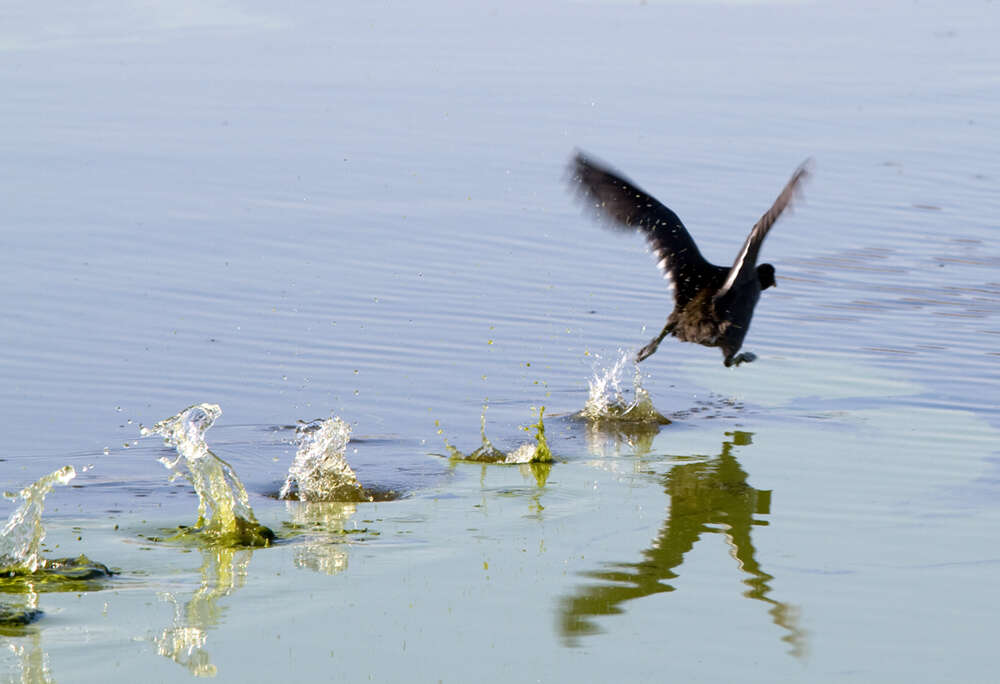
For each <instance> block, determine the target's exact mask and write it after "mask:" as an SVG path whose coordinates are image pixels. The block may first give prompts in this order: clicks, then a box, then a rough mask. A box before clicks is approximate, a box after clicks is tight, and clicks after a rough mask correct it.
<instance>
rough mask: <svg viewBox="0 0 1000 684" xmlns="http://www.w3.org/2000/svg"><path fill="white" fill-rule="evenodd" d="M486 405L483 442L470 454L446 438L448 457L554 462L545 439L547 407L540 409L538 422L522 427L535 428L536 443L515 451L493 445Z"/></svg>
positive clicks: (481, 431) (474, 460) (508, 462)
mask: <svg viewBox="0 0 1000 684" xmlns="http://www.w3.org/2000/svg"><path fill="white" fill-rule="evenodd" d="M486 408H487V407H486V406H483V413H482V415H481V416H480V418H479V434H480V436H481V438H482V443H481V444H480V445H479V446H478V447H477V448H476V449H474V450H473V451H471V452H469V453H468V454H466V453H464V452H463V451H461V450H459V449H456V448H455V447H453V446H452V445H451V444H449V443H448V440H445V442H444V447H445V449H447V450H448V458H450V459H452V460H453V461H467V462H470V463H495V464H499V465H525V464H529V463H552V461H553V459H552V450H551V449H549V444H548V442H547V441H545V424H544V422H543V420H542V415H543V414H544V413H545V407H544V406H542V407H541V408H540V409H539V410H538V422H537V423H534V424H532V425H529V426H527V427H522V428H521V429H522V430H524V431H525V432H531V430H532V428H534V430H535V441H534V443H532V442H528V443H526V444H522V445H521V446H519V447H517V448H516V449H514V450H513V451H503V450H502V449H498V448H496V447H495V446H493V443H492V442H490V440H489V438H488V437H487V436H486Z"/></svg>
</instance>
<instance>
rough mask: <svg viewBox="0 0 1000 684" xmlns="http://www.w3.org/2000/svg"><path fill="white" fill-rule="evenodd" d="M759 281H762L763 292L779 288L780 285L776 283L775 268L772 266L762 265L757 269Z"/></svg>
mask: <svg viewBox="0 0 1000 684" xmlns="http://www.w3.org/2000/svg"><path fill="white" fill-rule="evenodd" d="M757 279H758V280H759V281H760V289H762V290H766V289H767V288H769V287H777V286H778V283H776V282H775V281H774V266H772V265H771V264H761V265H760V266H758V267H757Z"/></svg>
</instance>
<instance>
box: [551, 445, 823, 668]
mask: <svg viewBox="0 0 1000 684" xmlns="http://www.w3.org/2000/svg"><path fill="white" fill-rule="evenodd" d="M726 435H727V437H730V439H729V440H727V441H725V442H723V443H722V453H720V454H719V455H718V456H714V457H712V458H709V459H708V460H704V461H698V462H696V463H682V464H679V465H676V466H674V467H672V468H671V469H670V470H669V471H668V472H667V473H666V475H664V476H663V487H664V490H665V491H666V493H667V495H668V496H669V497H670V507H669V512H668V517H667V520H666V522H664V524H663V527H662V528H661V529H660V533H659V535H657V537H656V539H655V540H654V541H653V544H652V545H651V546H650V547H649V548H648V549H646V550H645V551H643V552H642V556H643V558H642V560H641V561H639V562H636V563H621V564H614V565H612V566H611V567H609V568H608V569H607V570H600V571H594V572H588V573H585V576H587V577H591V578H593V579H597V580H601V581H602V582H603V583H602V584H597V585H591V586H586V587H583V588H581V589H580V590H579V591H578V592H577V593H576V594H575V595H574V596H570V597H567V598H565V599H563V601H562V602H561V605H560V608H559V628H560V631H561V633H562V636H563V638H564V640H565V641H566V643H567V645H575V643H576V641H577V638H578V637H580V636H582V635H586V634H593V633H596V632H598V631H600V630H599V628H598V626H597V625H596V623H595V622H594V620H593V619H592V618H594V617H597V616H600V615H616V614H619V613H621V612H623V610H624V608H623V607H622V604H624V603H625V602H626V601H631V600H633V599H638V598H643V597H645V596H651V595H653V594H659V593H662V592H668V591H674V587H673V586H672V585H670V584H669V583H668V582H667V581H669V580H671V579H673V578H675V577H677V572H676V570H677V569H678V568H679V567H680V565H681V564H682V563H683V562H684V554H686V553H687V552H688V551H690V550H691V548H692V547H693V546H694V544H695V542H697V541H698V540H699V539H700V538H701V536H702V534H705V533H708V534H721V535H723V536H724V537H725V539H726V542H727V543H728V544H729V547H730V550H731V553H732V556H733V557H734V558H735V559H736V562H737V564H738V567H739V569H740V570H741V571H742V572H744V573H746V575H747V577H746V578H745V579H744V580H743V583H744V584H746V585H747V587H749V588H748V590H747V591H746V592H744V594H743V595H744V596H746V597H747V598H751V599H754V600H757V601H761V602H763V603H766V604H767V605H768V606H769V609H768V612H769V613H770V615H771V619H772V621H773V622H774V624H776V625H778V626H779V627H781V628H782V629H784V630H785V634H784V636H782V640H783V641H784V642H786V643H787V644H788V648H789V653H790V654H791V655H793V656H795V657H802V656H804V655H805V647H806V644H805V632H804V631H803V630H802V629H801V628H800V627H799V626H798V624H797V617H798V615H797V610H796V609H795V608H794V607H793V606H791V605H789V604H787V603H783V602H781V601H777V600H775V599H774V598H772V597H771V596H770V594H771V584H770V583H771V580H773V579H774V576H773V575H770V574H768V573H766V572H764V570H763V569H762V568H761V565H760V563H759V562H758V561H757V559H756V558H755V550H754V547H753V542H752V540H751V529H752V527H753V526H754V525H767V524H768V523H767V522H766V521H762V520H756V519H754V516H757V515H766V514H768V513H770V508H771V492H770V491H768V490H760V489H754V488H753V487H751V486H750V485H749V484H747V473H746V472H745V471H744V470H743V469H742V468H741V467H740V464H739V462H738V461H737V460H736V457H735V456H733V453H732V451H733V447H734V446H746V445H749V444H750V443H751V433H748V432H732V433H726Z"/></svg>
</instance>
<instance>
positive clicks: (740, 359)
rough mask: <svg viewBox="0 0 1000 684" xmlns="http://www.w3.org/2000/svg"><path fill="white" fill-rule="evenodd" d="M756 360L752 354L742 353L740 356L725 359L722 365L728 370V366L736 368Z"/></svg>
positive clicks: (755, 356)
mask: <svg viewBox="0 0 1000 684" xmlns="http://www.w3.org/2000/svg"><path fill="white" fill-rule="evenodd" d="M756 360H757V355H756V354H754V353H753V352H743V353H741V354H737V355H736V356H730V357H728V358H726V360H725V361H724V362H723V363H725V364H726V368H729V367H730V366H738V365H740V364H741V363H751V362H753V361H756Z"/></svg>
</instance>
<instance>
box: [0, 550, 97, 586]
mask: <svg viewBox="0 0 1000 684" xmlns="http://www.w3.org/2000/svg"><path fill="white" fill-rule="evenodd" d="M113 574H114V573H113V572H112V571H111V570H110V569H109V568H108V566H106V565H104V564H103V563H98V562H96V561H92V560H90V559H89V558H87V557H86V556H84V555H80V556H77V557H76V558H54V559H43V560H41V561H39V563H38V565H37V567H35V569H34V570H32V569H31V568H29V567H25V566H23V565H13V566H6V567H4V568H0V593H4V594H23V593H38V592H70V591H75V592H79V591H96V590H98V589H102V588H103V586H104V583H103V580H105V579H107V578H109V577H111V575H113Z"/></svg>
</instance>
